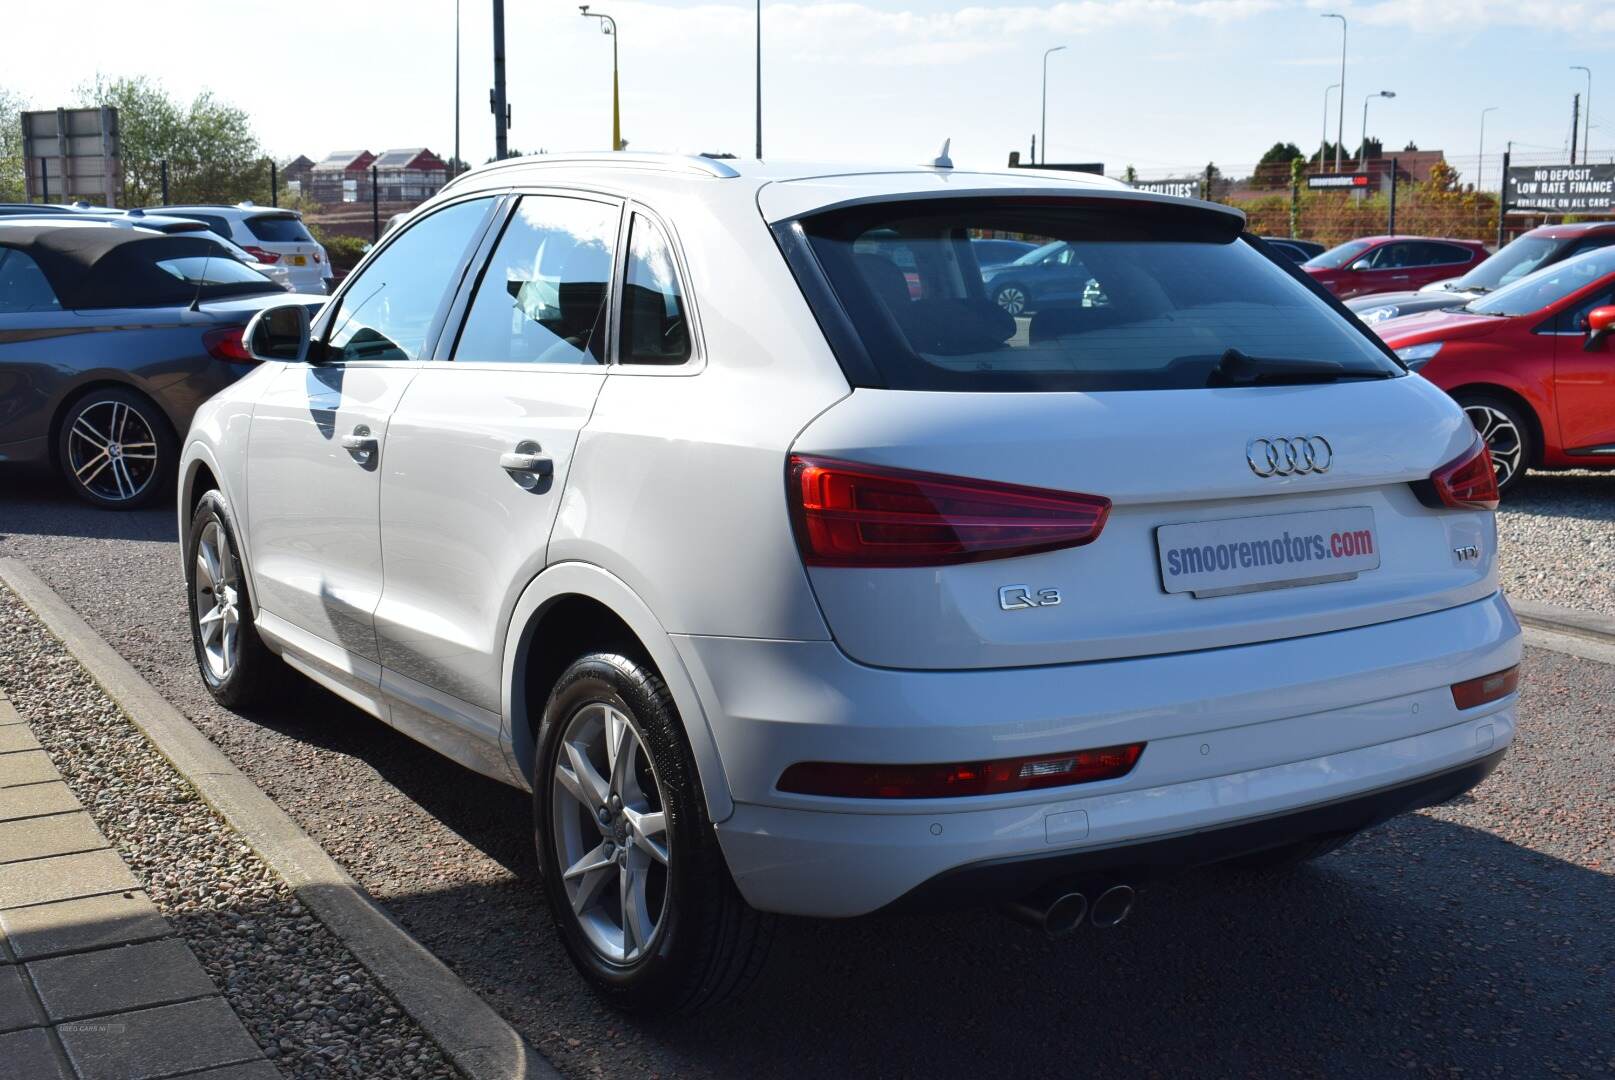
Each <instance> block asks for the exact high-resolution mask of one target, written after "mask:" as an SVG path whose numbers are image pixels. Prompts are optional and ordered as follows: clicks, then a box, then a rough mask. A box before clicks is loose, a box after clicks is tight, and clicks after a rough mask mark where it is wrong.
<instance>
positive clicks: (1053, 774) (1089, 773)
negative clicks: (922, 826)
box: [779, 743, 1144, 799]
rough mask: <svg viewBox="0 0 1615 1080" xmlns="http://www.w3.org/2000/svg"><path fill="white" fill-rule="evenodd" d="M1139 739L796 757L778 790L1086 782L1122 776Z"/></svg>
mask: <svg viewBox="0 0 1615 1080" xmlns="http://www.w3.org/2000/svg"><path fill="white" fill-rule="evenodd" d="M1143 752H1144V744H1143V743H1128V744H1127V745H1126V746H1107V747H1104V748H1103V749H1100V750H1073V751H1071V752H1070V753H1065V754H1044V755H1040V756H1038V757H1020V758H1003V759H1001V760H998V761H974V762H966V763H963V764H958V765H846V764H842V763H840V762H834V761H802V762H798V763H797V764H795V765H792V766H791V767H790V768H788V769H786V770H785V772H784V774H783V775H781V776H780V778H779V789H780V790H781V791H789V792H792V793H794V794H798V795H828V796H833V797H836V798H842V799H949V798H954V797H957V796H962V795H1002V794H1004V793H1005V792H1010V791H1031V790H1034V789H1037V788H1050V787H1066V786H1068V785H1071V784H1090V783H1093V782H1094V781H1095V780H1114V779H1116V778H1117V777H1118V776H1126V775H1127V774H1128V773H1130V772H1132V771H1133V766H1134V765H1136V764H1137V763H1138V756H1139V755H1140V754H1142V753H1143Z"/></svg>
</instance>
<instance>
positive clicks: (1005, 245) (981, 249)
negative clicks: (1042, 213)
mask: <svg viewBox="0 0 1615 1080" xmlns="http://www.w3.org/2000/svg"><path fill="white" fill-rule="evenodd" d="M1036 246H1037V245H1036V244H1029V243H1027V242H1026V241H1025V240H1006V239H1004V238H1002V237H980V236H973V237H971V238H970V249H971V251H972V252H973V253H974V254H975V256H976V265H977V266H979V267H981V268H982V270H984V271H985V270H996V269H997V268H998V267H1000V266H1005V265H1007V264H1009V263H1012V262H1014V261H1015V260H1016V259H1018V258H1020V257H1021V256H1022V255H1025V254H1026V253H1027V252H1028V251H1031V250H1032V249H1033V248H1034V247H1036Z"/></svg>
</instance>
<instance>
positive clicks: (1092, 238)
mask: <svg viewBox="0 0 1615 1080" xmlns="http://www.w3.org/2000/svg"><path fill="white" fill-rule="evenodd" d="M801 226H802V228H803V230H804V232H805V233H806V234H807V236H808V238H809V243H810V245H811V247H812V250H813V252H814V254H815V255H816V256H817V258H818V261H819V263H820V265H821V266H822V267H823V269H824V271H825V273H826V275H827V277H828V278H829V281H830V285H831V288H832V290H833V292H834V294H835V296H836V299H837V300H838V301H839V305H838V307H839V309H840V310H842V311H845V313H846V317H848V318H850V320H851V322H852V324H853V328H854V330H855V332H856V337H857V340H858V343H859V344H860V345H861V346H862V350H863V352H865V353H867V361H868V363H869V364H871V365H873V367H874V368H875V369H877V370H878V372H879V376H880V380H881V382H880V383H877V384H876V385H885V386H888V387H891V388H894V389H917V390H949V389H953V390H1004V391H1018V390H1082V391H1100V390H1167V389H1188V388H1194V387H1205V386H1212V385H1222V383H1221V382H1220V381H1219V380H1220V379H1222V378H1223V375H1222V374H1221V371H1220V369H1221V365H1222V360H1223V358H1224V356H1225V354H1226V353H1228V351H1229V350H1236V351H1238V352H1239V353H1243V354H1245V356H1247V357H1252V358H1262V359H1282V360H1300V361H1326V362H1331V363H1335V364H1339V365H1340V372H1341V374H1342V376H1343V377H1348V378H1351V377H1362V378H1382V377H1389V376H1392V375H1398V374H1401V373H1402V369H1401V368H1400V367H1399V366H1398V365H1396V363H1395V362H1394V361H1393V360H1391V359H1390V358H1389V357H1388V356H1386V355H1385V353H1384V352H1383V351H1382V350H1381V349H1379V348H1377V347H1376V346H1375V345H1374V344H1373V343H1372V342H1371V341H1369V340H1368V339H1367V337H1366V336H1365V335H1364V334H1363V333H1362V332H1361V331H1359V330H1357V329H1356V328H1354V327H1353V326H1352V325H1350V324H1349V323H1348V322H1347V321H1346V320H1345V319H1343V318H1341V317H1340V316H1339V315H1338V314H1336V312H1335V311H1334V310H1333V309H1332V308H1331V307H1330V306H1329V305H1328V304H1327V303H1326V302H1325V301H1323V300H1322V299H1320V298H1319V297H1318V296H1317V295H1316V294H1315V293H1314V292H1313V291H1312V290H1311V289H1310V288H1308V287H1307V285H1306V284H1304V283H1303V282H1301V281H1299V280H1297V277H1296V276H1295V275H1294V274H1293V273H1292V272H1290V271H1287V270H1285V269H1284V268H1282V267H1281V266H1279V265H1278V264H1276V263H1275V262H1273V261H1272V260H1270V259H1269V258H1267V257H1266V256H1265V255H1263V254H1262V253H1260V252H1258V251H1256V250H1255V249H1254V248H1253V247H1251V246H1250V245H1249V244H1247V243H1246V242H1245V241H1244V240H1243V239H1242V238H1241V237H1240V236H1239V234H1238V228H1239V225H1238V222H1237V219H1232V218H1230V217H1228V216H1227V215H1222V214H1213V213H1211V212H1208V211H1204V210H1198V209H1194V208H1177V207H1172V208H1161V207H1160V206H1158V205H1156V204H1145V205H1142V206H1130V205H1127V204H1123V203H1122V202H1121V201H1120V200H1116V205H1115V206H1103V207H1099V206H1095V205H1094V203H1092V202H1084V203H1073V204H1072V205H1070V206H1067V207H1061V206H1059V205H1057V204H1055V203H1054V202H1053V201H1052V200H1036V201H1029V202H1026V203H1017V202H1015V201H1009V200H1000V199H993V200H988V199H950V200H937V201H934V202H933V201H927V202H903V203H888V204H884V205H877V206H873V207H869V206H864V207H856V208H853V209H850V210H841V211H831V212H828V213H825V214H820V215H815V216H813V217H810V218H807V219H805V220H804V221H802V222H801ZM984 234H986V235H994V236H1003V235H1006V234H1009V235H1012V236H1014V237H1015V238H1017V239H1021V240H1024V241H1026V242H1028V243H1033V244H1037V245H1039V248H1038V249H1037V250H1035V251H1033V252H1031V253H1029V254H1028V255H1027V256H1026V257H1024V258H1022V259H1020V260H1017V262H1016V263H1012V264H1010V265H1008V266H1004V267H994V268H989V269H987V270H983V269H981V267H980V266H979V264H978V263H977V262H976V260H975V257H974V255H973V254H972V250H971V244H970V240H971V239H972V238H973V237H975V236H980V235H984ZM897 250H902V251H906V252H907V253H909V254H910V255H911V256H912V259H913V265H914V267H915V269H914V270H913V271H908V272H905V270H904V268H903V266H902V265H901V264H900V263H899V262H898V260H897V259H896V258H894V257H893V253H894V252H895V251H897ZM1028 269H1035V270H1036V273H1027V270H1028ZM909 274H914V275H917V277H918V279H919V280H918V282H917V283H914V282H911V281H910V280H909ZM1006 283H1012V284H1014V285H1015V286H1016V288H1015V289H1009V288H1007V287H1005V286H1006ZM916 286H917V287H916ZM838 314H839V313H837V312H829V311H826V312H822V313H821V318H823V319H828V318H835V317H838ZM859 366H862V365H859Z"/></svg>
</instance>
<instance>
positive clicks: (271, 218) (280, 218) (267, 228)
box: [247, 214, 314, 244]
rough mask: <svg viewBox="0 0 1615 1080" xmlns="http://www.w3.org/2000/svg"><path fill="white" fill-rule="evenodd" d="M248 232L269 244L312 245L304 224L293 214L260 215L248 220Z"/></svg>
mask: <svg viewBox="0 0 1615 1080" xmlns="http://www.w3.org/2000/svg"><path fill="white" fill-rule="evenodd" d="M247 231H248V232H250V233H252V235H253V236H256V237H257V238H258V239H259V240H262V241H264V242H265V243H269V244H312V243H313V242H314V238H313V237H312V236H310V235H309V234H308V230H307V229H305V228H303V222H302V221H301V220H299V219H298V218H296V217H294V216H292V215H291V214H259V215H258V216H256V217H250V218H248V219H247Z"/></svg>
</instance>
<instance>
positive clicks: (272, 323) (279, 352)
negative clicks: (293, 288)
mask: <svg viewBox="0 0 1615 1080" xmlns="http://www.w3.org/2000/svg"><path fill="white" fill-rule="evenodd" d="M241 338H242V341H244V342H245V343H246V346H247V355H249V356H251V357H252V358H253V359H254V360H274V361H278V362H282V363H292V364H300V363H303V362H304V361H306V360H307V359H308V340H309V332H308V308H306V307H304V306H303V305H302V304H281V305H279V306H278V307H271V308H264V309H263V310H262V311H260V312H258V314H256V315H254V316H253V317H252V319H251V321H249V322H248V323H247V329H246V332H245V333H243V334H242V335H241Z"/></svg>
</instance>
